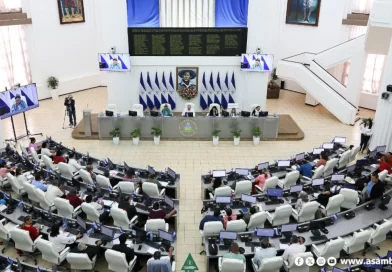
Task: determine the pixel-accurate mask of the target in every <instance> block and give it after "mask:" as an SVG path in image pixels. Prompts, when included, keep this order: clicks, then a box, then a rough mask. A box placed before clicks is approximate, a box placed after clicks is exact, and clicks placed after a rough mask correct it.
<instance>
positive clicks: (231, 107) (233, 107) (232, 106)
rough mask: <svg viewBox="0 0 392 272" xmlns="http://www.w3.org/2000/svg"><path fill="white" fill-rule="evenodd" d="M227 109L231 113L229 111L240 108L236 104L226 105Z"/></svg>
mask: <svg viewBox="0 0 392 272" xmlns="http://www.w3.org/2000/svg"><path fill="white" fill-rule="evenodd" d="M227 108H228V109H230V111H231V109H239V108H240V106H239V105H238V103H228V104H227Z"/></svg>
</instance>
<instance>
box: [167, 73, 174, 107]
mask: <svg viewBox="0 0 392 272" xmlns="http://www.w3.org/2000/svg"><path fill="white" fill-rule="evenodd" d="M167 90H168V91H169V93H168V94H167V98H168V102H169V104H170V106H171V108H172V110H173V109H175V108H176V101H175V100H174V92H175V91H176V88H175V87H174V83H173V77H172V72H170V76H169V88H168V89H167Z"/></svg>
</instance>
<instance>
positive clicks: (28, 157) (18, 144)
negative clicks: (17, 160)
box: [16, 142, 31, 159]
mask: <svg viewBox="0 0 392 272" xmlns="http://www.w3.org/2000/svg"><path fill="white" fill-rule="evenodd" d="M16 145H17V146H18V147H19V149H20V151H21V152H22V154H23V155H25V157H26V158H27V159H31V154H29V153H28V152H27V150H26V148H25V147H23V146H22V145H21V143H20V142H17V143H16Z"/></svg>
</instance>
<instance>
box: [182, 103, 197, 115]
mask: <svg viewBox="0 0 392 272" xmlns="http://www.w3.org/2000/svg"><path fill="white" fill-rule="evenodd" d="M188 105H191V111H192V112H193V117H195V116H196V113H195V104H193V103H185V107H184V109H187V108H188Z"/></svg>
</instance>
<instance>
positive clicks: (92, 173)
mask: <svg viewBox="0 0 392 272" xmlns="http://www.w3.org/2000/svg"><path fill="white" fill-rule="evenodd" d="M86 171H87V172H88V173H89V174H90V177H91V178H92V179H93V180H96V178H97V176H96V175H95V173H94V172H93V171H94V167H93V166H92V165H87V167H86Z"/></svg>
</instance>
